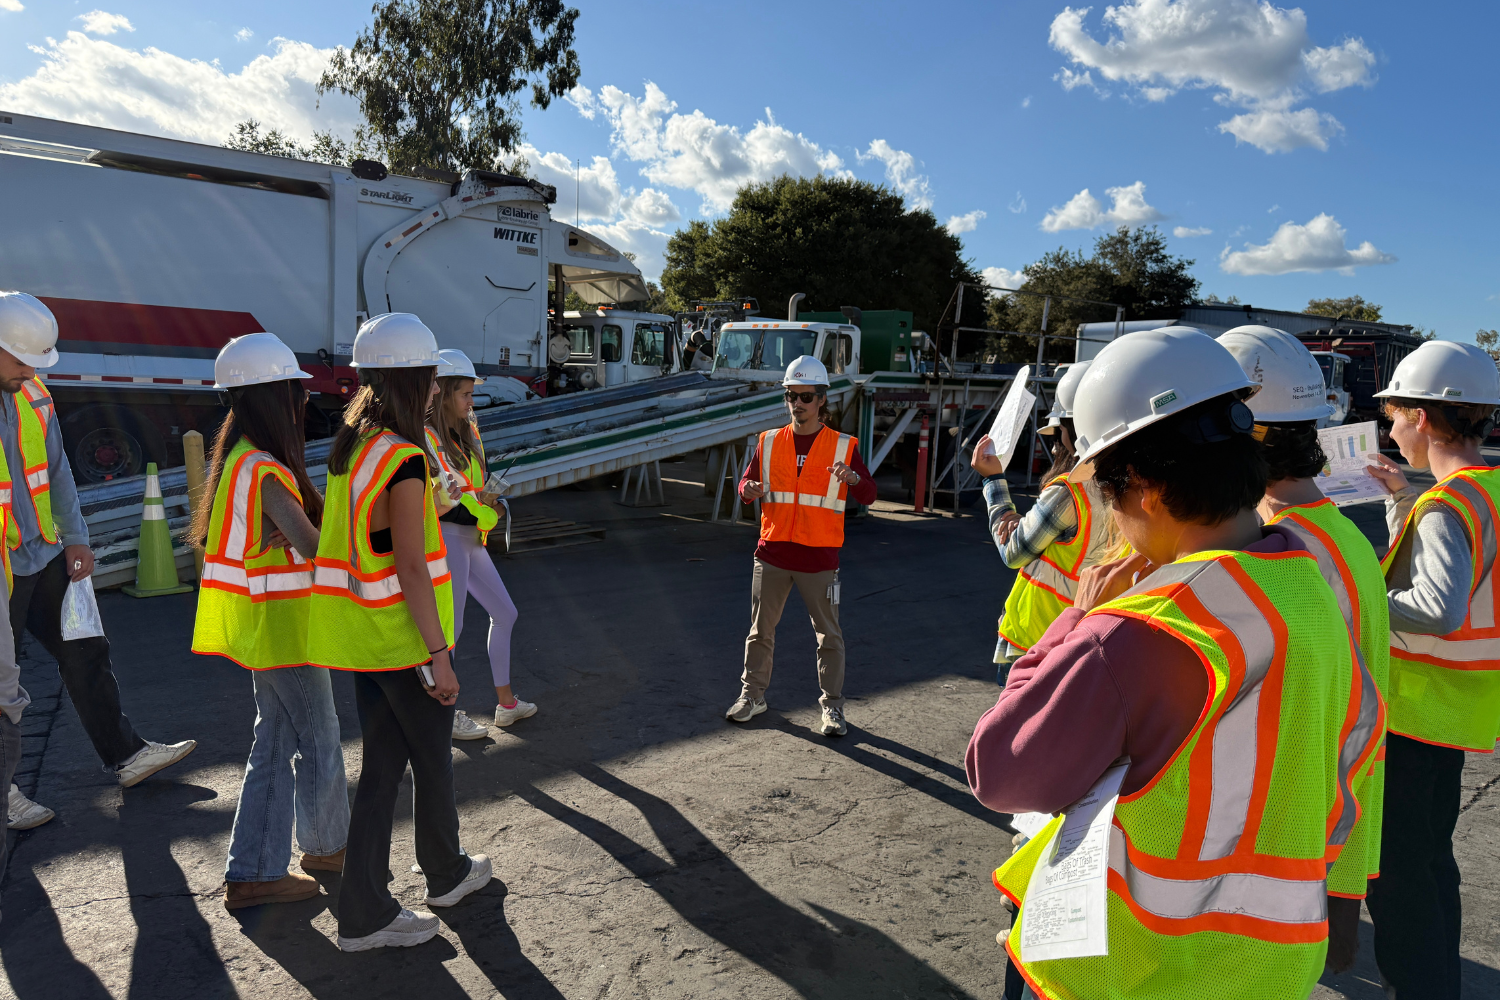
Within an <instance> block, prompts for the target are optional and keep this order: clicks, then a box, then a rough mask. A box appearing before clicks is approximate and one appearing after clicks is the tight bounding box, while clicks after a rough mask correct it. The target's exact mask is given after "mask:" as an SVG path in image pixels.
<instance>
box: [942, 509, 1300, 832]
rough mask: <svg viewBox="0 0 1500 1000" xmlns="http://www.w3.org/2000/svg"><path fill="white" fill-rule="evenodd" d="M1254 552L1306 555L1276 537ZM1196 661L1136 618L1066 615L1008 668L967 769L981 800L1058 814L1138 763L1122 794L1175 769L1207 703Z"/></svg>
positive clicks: (1202, 668) (1277, 531)
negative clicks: (1125, 758) (1120, 764)
mask: <svg viewBox="0 0 1500 1000" xmlns="http://www.w3.org/2000/svg"><path fill="white" fill-rule="evenodd" d="M1262 530H1263V531H1264V532H1265V537H1264V538H1263V539H1262V540H1261V541H1259V542H1257V543H1256V544H1254V545H1252V546H1250V547H1249V548H1248V549H1246V551H1247V552H1286V551H1300V550H1304V549H1305V546H1303V545H1302V544H1301V543H1300V542H1299V541H1298V540H1297V539H1296V537H1295V536H1294V535H1292V534H1291V533H1290V532H1287V531H1285V530H1284V529H1281V528H1278V527H1276V526H1274V525H1273V526H1271V527H1269V528H1264V529H1262ZM1209 691H1210V687H1209V674H1208V667H1207V666H1206V665H1205V663H1204V662H1203V660H1202V659H1201V658H1200V657H1199V655H1198V652H1197V650H1195V649H1193V648H1192V647H1191V646H1189V645H1188V644H1187V643H1185V642H1183V641H1182V640H1180V639H1178V638H1176V637H1175V636H1173V635H1172V634H1171V633H1169V632H1167V631H1165V630H1163V629H1158V628H1154V627H1153V626H1151V625H1148V624H1146V623H1145V622H1143V621H1140V620H1139V619H1135V618H1122V617H1120V616H1118V615H1093V616H1091V617H1084V613H1083V612H1082V611H1079V610H1077V609H1076V608H1069V609H1068V610H1066V611H1064V612H1063V613H1062V614H1061V615H1060V616H1058V619H1057V620H1056V621H1054V622H1053V623H1052V627H1051V628H1049V629H1047V632H1046V634H1044V635H1043V636H1042V639H1041V641H1040V642H1038V643H1037V644H1036V645H1035V646H1032V647H1031V649H1030V650H1028V651H1027V653H1026V655H1025V656H1022V657H1021V658H1020V659H1019V660H1017V661H1016V662H1015V665H1014V666H1012V667H1011V670H1010V679H1009V680H1008V681H1007V682H1006V685H1005V690H1004V691H1002V692H1001V693H1000V699H999V701H997V702H996V703H995V707H994V708H992V709H990V710H989V711H988V712H986V713H985V714H984V716H983V717H982V718H981V719H980V720H979V725H978V726H977V727H976V728H975V730H974V735H973V737H971V738H970V740H969V750H968V753H967V754H965V756H964V766H965V769H966V770H967V772H968V776H969V787H970V788H971V789H973V791H974V795H975V796H976V797H977V798H978V799H979V801H980V802H983V803H984V804H985V805H986V806H988V807H989V808H991V809H994V810H995V811H996V812H1003V813H1010V814H1012V815H1014V814H1015V813H1023V812H1045V813H1052V812H1058V811H1060V810H1062V809H1066V808H1067V807H1068V806H1070V805H1072V804H1073V803H1074V802H1076V801H1078V799H1080V798H1082V797H1083V794H1084V793H1085V792H1087V791H1088V790H1089V788H1090V787H1091V786H1092V785H1093V784H1094V782H1095V781H1097V780H1098V779H1099V776H1100V775H1101V774H1103V773H1104V772H1105V770H1106V769H1107V768H1108V767H1109V765H1110V764H1111V763H1113V762H1114V761H1115V760H1116V759H1117V758H1119V757H1120V756H1122V755H1125V754H1129V755H1130V761H1131V763H1130V770H1129V771H1127V772H1126V774H1125V781H1124V783H1123V784H1122V785H1121V787H1120V793H1121V794H1122V795H1128V794H1130V793H1132V792H1137V791H1139V790H1140V789H1142V788H1144V787H1145V786H1146V785H1147V784H1148V783H1149V782H1150V781H1151V779H1152V778H1154V777H1155V776H1156V775H1157V773H1158V772H1159V771H1161V770H1162V769H1163V768H1164V767H1166V766H1167V765H1168V764H1169V763H1170V762H1171V760H1172V757H1173V755H1174V754H1176V752H1177V749H1178V748H1179V747H1180V746H1182V744H1183V741H1184V740H1186V739H1187V738H1188V736H1189V734H1191V733H1192V731H1193V727H1194V726H1195V725H1197V723H1198V717H1199V716H1200V715H1201V714H1202V712H1203V709H1204V706H1205V705H1207V703H1208V696H1209Z"/></svg>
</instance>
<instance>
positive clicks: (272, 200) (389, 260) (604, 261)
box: [0, 111, 647, 482]
mask: <svg viewBox="0 0 1500 1000" xmlns="http://www.w3.org/2000/svg"><path fill="white" fill-rule="evenodd" d="M0 192H3V197H4V202H5V205H6V210H5V211H4V212H3V213H0V288H11V289H17V290H21V291H26V292H30V293H31V294H33V295H36V296H37V297H39V298H41V299H42V301H44V302H46V303H47V305H48V306H49V307H50V308H51V309H52V311H53V313H54V314H55V315H56V316H57V320H58V327H59V334H60V341H59V344H58V349H59V352H60V355H61V357H60V360H59V362H58V364H57V365H56V366H55V367H53V368H49V369H46V370H45V371H44V372H43V373H42V374H43V377H44V379H45V381H46V384H47V387H48V389H49V390H50V391H51V392H52V394H53V396H54V397H55V398H56V400H57V409H58V414H59V418H60V420H61V421H62V426H63V437H64V440H65V443H66V445H67V448H68V455H69V458H70V460H71V462H72V465H73V468H74V470H75V475H76V476H77V478H78V479H79V480H80V481H82V482H102V481H106V480H110V479H114V478H118V477H123V476H131V475H136V474H138V473H140V472H141V471H143V470H144V468H145V465H146V463H147V462H151V461H154V462H157V463H158V464H159V465H163V466H170V465H178V464H180V463H181V461H182V450H181V443H180V442H181V439H182V435H183V434H184V433H186V432H187V431H190V430H198V431H201V432H203V433H205V434H208V433H210V432H211V431H212V430H213V429H214V428H216V427H217V426H218V424H219V421H220V419H221V417H222V412H223V411H222V409H221V408H220V406H219V400H218V395H217V393H216V392H215V391H214V389H213V358H214V356H215V355H216V354H217V353H218V351H219V348H221V347H222V346H223V345H224V344H225V343H226V342H227V341H228V340H229V339H230V338H232V337H237V336H240V335H242V334H246V333H252V332H256V331H260V330H269V331H271V332H273V333H275V334H277V335H278V336H280V337H281V338H282V339H283V340H284V341H286V343H287V344H288V346H290V347H291V348H292V350H293V351H294V352H295V353H296V355H297V359H298V361H299V362H300V363H301V364H302V366H303V368H304V369H306V370H307V371H309V372H311V373H312V374H313V376H314V378H313V379H312V380H311V381H310V383H309V389H310V390H311V391H312V393H313V401H312V404H311V405H310V406H309V410H308V418H309V420H308V435H309V437H314V438H315V437H321V436H326V435H327V434H328V433H329V432H330V431H331V430H332V427H333V425H334V422H335V421H336V419H337V414H338V412H339V410H340V409H341V408H342V405H343V403H344V401H345V400H347V399H348V398H349V397H350V396H351V395H352V393H353V392H354V389H355V388H356V387H357V385H358V379H357V376H356V373H355V371H354V370H353V369H351V368H350V367H349V362H350V360H351V353H352V350H353V343H354V334H355V332H356V330H357V329H358V327H359V324H360V323H361V322H362V321H363V320H364V319H365V318H366V317H368V316H371V315H375V314H378V313H382V312H411V313H416V314H417V315H418V316H420V317H422V319H423V321H424V322H426V323H427V325H428V326H429V327H431V328H432V330H433V332H434V333H435V334H436V335H437V339H438V343H439V344H440V345H441V346H443V347H456V348H459V349H461V350H463V351H464V352H465V353H467V354H468V355H469V357H470V358H472V359H473V360H474V362H475V365H476V367H477V368H478V370H479V371H480V372H481V373H482V374H484V375H487V376H508V378H506V377H501V378H490V379H488V381H487V383H486V385H485V386H483V387H482V389H481V392H480V394H479V398H478V400H477V402H478V403H479V404H480V405H481V406H482V405H487V404H497V403H505V402H517V401H521V400H524V399H527V398H534V397H536V396H542V395H547V394H549V393H551V392H556V391H559V390H562V391H567V390H570V389H575V388H580V387H581V386H579V385H578V384H577V382H576V381H575V380H574V377H573V376H570V375H569V374H568V368H569V364H570V363H571V362H572V358H571V351H569V352H568V353H569V357H568V358H566V359H564V360H563V361H562V362H558V361H555V360H553V359H552V358H551V357H549V346H551V342H552V341H553V340H554V339H555V337H556V335H559V334H562V332H563V331H562V327H563V325H564V322H565V321H564V320H563V319H561V317H563V309H562V302H563V297H564V295H565V293H566V292H568V291H572V292H576V293H577V294H578V295H579V296H580V297H581V298H582V299H583V300H584V301H585V302H587V303H589V304H604V303H616V302H629V301H635V300H644V299H645V298H646V297H647V293H646V289H645V284H644V282H643V281H642V279H641V274H640V270H639V269H638V268H637V267H636V266H635V264H633V263H632V262H631V261H630V260H629V259H628V258H627V257H626V256H625V255H624V254H623V253H621V252H620V251H618V250H616V249H615V248H614V247H611V246H610V245H609V244H608V243H606V242H605V241H604V240H602V239H600V238H599V237H598V236H596V235H594V234H592V233H589V232H587V231H585V230H583V229H580V228H578V227H577V226H572V225H568V224H566V223H564V222H561V221H559V220H556V219H553V218H552V214H551V206H552V205H553V203H554V202H555V201H556V197H557V194H556V190H555V189H554V188H552V187H551V186H550V185H545V184H542V183H540V182H538V181H535V180H531V179H527V178H521V177H514V176H510V175H506V174H500V173H493V172H489V171H482V170H471V171H468V172H467V173H464V174H462V175H460V174H456V173H448V172H444V171H437V170H429V171H423V176H420V177H417V176H405V175H399V174H394V173H390V172H389V171H388V170H387V169H386V168H385V167H384V166H383V165H382V164H380V163H377V162H374V161H371V160H360V161H356V162H355V163H354V164H352V165H350V166H339V165H330V164H325V163H313V162H307V161H301V160H295V159H290V158H286V157H279V156H268V155H263V154H259V153H250V152H244V151H240V150H234V149H226V148H221V147H217V146H208V145H202V144H198V143H191V142H181V141H178V140H174V139H163V138H159V137H156V136H147V135H138V134H134V133H130V132H122V131H115V130H112V129H104V128H96V127H93V126H87V125H75V124H71V123H67V122H60V121H54V120H51V119H46V118H37V117H32V116H29V115H21V114H12V113H9V112H5V111H0ZM564 339H565V337H564ZM602 372H603V369H602V368H601V373H602ZM601 384H603V383H602V382H601Z"/></svg>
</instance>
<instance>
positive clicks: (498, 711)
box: [495, 698, 536, 726]
mask: <svg viewBox="0 0 1500 1000" xmlns="http://www.w3.org/2000/svg"><path fill="white" fill-rule="evenodd" d="M535 714H536V706H535V705H533V704H532V703H531V702H529V701H522V700H521V699H520V698H517V699H516V703H515V705H514V706H512V707H511V708H501V707H500V706H499V705H496V706H495V725H497V726H508V725H510V724H511V723H512V722H519V721H521V720H522V719H529V718H531V717H532V716H533V715H535Z"/></svg>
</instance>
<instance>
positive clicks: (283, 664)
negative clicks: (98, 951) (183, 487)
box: [190, 333, 349, 910]
mask: <svg viewBox="0 0 1500 1000" xmlns="http://www.w3.org/2000/svg"><path fill="white" fill-rule="evenodd" d="M311 377H312V376H310V375H308V374H307V372H304V371H302V370H301V369H300V368H298V367H297V358H296V356H295V355H293V354H292V352H291V350H290V349H289V348H288V347H287V346H286V345H285V344H283V343H282V342H281V340H280V339H279V338H278V337H277V336H276V335H275V334H274V333H252V334H249V335H247V336H244V337H240V338H238V339H235V340H231V341H230V342H229V343H228V344H227V345H226V346H225V347H224V349H223V350H222V351H220V352H219V357H218V359H217V360H216V361H215V362H214V378H215V379H216V381H217V383H218V388H219V389H221V390H222V391H223V392H224V393H225V395H226V396H227V397H228V399H229V415H228V416H226V417H225V418H224V422H223V423H222V424H221V425H220V426H219V434H218V437H217V438H216V439H215V441H214V448H213V458H212V461H211V463H210V466H209V476H208V482H207V484H206V490H205V493H204V496H205V497H213V503H212V505H211V506H210V505H209V504H205V503H203V502H201V500H200V502H199V503H198V505H197V510H196V513H195V515H194V519H193V526H192V529H191V532H190V534H191V537H192V538H193V539H194V540H195V541H196V542H198V543H200V544H202V545H203V547H204V558H203V586H202V590H201V592H200V593H199V596H198V616H197V620H196V622H195V623H194V628H193V652H195V653H203V654H210V655H218V656H222V657H225V658H226V659H228V660H231V661H232V662H234V663H238V664H239V665H240V666H242V667H247V668H249V669H250V670H251V671H253V674H252V678H253V682H254V690H255V709H256V711H255V730H254V737H253V740H252V742H251V745H250V760H249V762H248V763H247V764H246V765H245V781H244V784H243V785H241V787H240V801H239V807H238V809H236V811H235V815H234V833H233V836H232V837H231V840H230V845H229V863H228V868H227V870H226V871H225V875H224V877H225V880H226V881H227V882H228V888H227V890H226V892H225V896H224V905H225V906H226V907H227V908H228V909H231V910H235V909H239V908H240V907H245V906H258V905H260V904H262V903H290V902H294V901H296V900H299V899H307V898H309V897H311V896H315V895H317V893H318V883H317V881H316V880H315V879H313V878H312V877H311V876H309V875H299V874H294V873H291V872H289V871H288V870H287V857H288V855H289V854H290V852H291V846H292V825H293V819H294V817H295V820H296V831H297V843H298V845H299V846H300V847H301V848H302V851H303V855H302V869H303V871H304V872H305V871H310V870H321V871H339V870H341V869H342V868H343V855H344V842H345V840H346V839H347V838H348V833H349V795H348V790H347V785H346V780H345V777H344V754H343V748H342V746H341V745H340V743H339V719H338V713H337V712H336V711H335V709H334V705H333V688H332V685H331V684H330V683H329V677H328V671H326V670H324V669H322V668H321V667H312V666H307V665H306V664H307V634H308V605H309V603H310V601H309V599H310V597H311V596H312V576H313V574H312V562H311V560H310V558H309V557H310V556H312V554H313V553H315V552H317V550H318V527H317V526H318V524H319V522H320V520H321V519H322V513H323V498H322V497H321V496H320V495H319V494H318V491H317V490H316V489H315V488H314V487H313V484H312V482H311V481H310V480H309V479H308V478H307V468H306V466H305V464H304V462H303V456H302V449H303V432H302V417H303V412H304V410H305V407H306V405H307V390H306V389H304V388H303V386H302V382H301V380H302V379H305V378H311ZM277 536H280V537H279V538H278V537H277ZM275 542H283V544H282V545H280V546H278V545H277V544H275ZM294 757H295V758H296V761H295V763H294V762H293V759H294Z"/></svg>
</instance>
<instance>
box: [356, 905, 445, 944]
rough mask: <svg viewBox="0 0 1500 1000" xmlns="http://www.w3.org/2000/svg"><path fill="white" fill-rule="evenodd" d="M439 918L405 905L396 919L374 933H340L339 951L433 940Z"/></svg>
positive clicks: (435, 935)
mask: <svg viewBox="0 0 1500 1000" xmlns="http://www.w3.org/2000/svg"><path fill="white" fill-rule="evenodd" d="M437 932H438V918H437V917H434V916H433V915H432V914H430V913H418V912H416V911H414V910H408V909H406V908H405V907H403V908H402V910H401V912H400V913H398V914H396V919H395V920H392V921H391V922H390V923H388V924H386V925H385V926H384V927H382V928H381V929H380V930H378V931H376V932H375V933H374V934H366V935H365V936H364V937H357V938H346V937H344V935H342V934H340V935H339V951H370V950H372V949H375V948H410V947H411V946H412V945H417V944H421V943H422V942H424V941H431V940H432V939H433V938H435V937H437Z"/></svg>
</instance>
